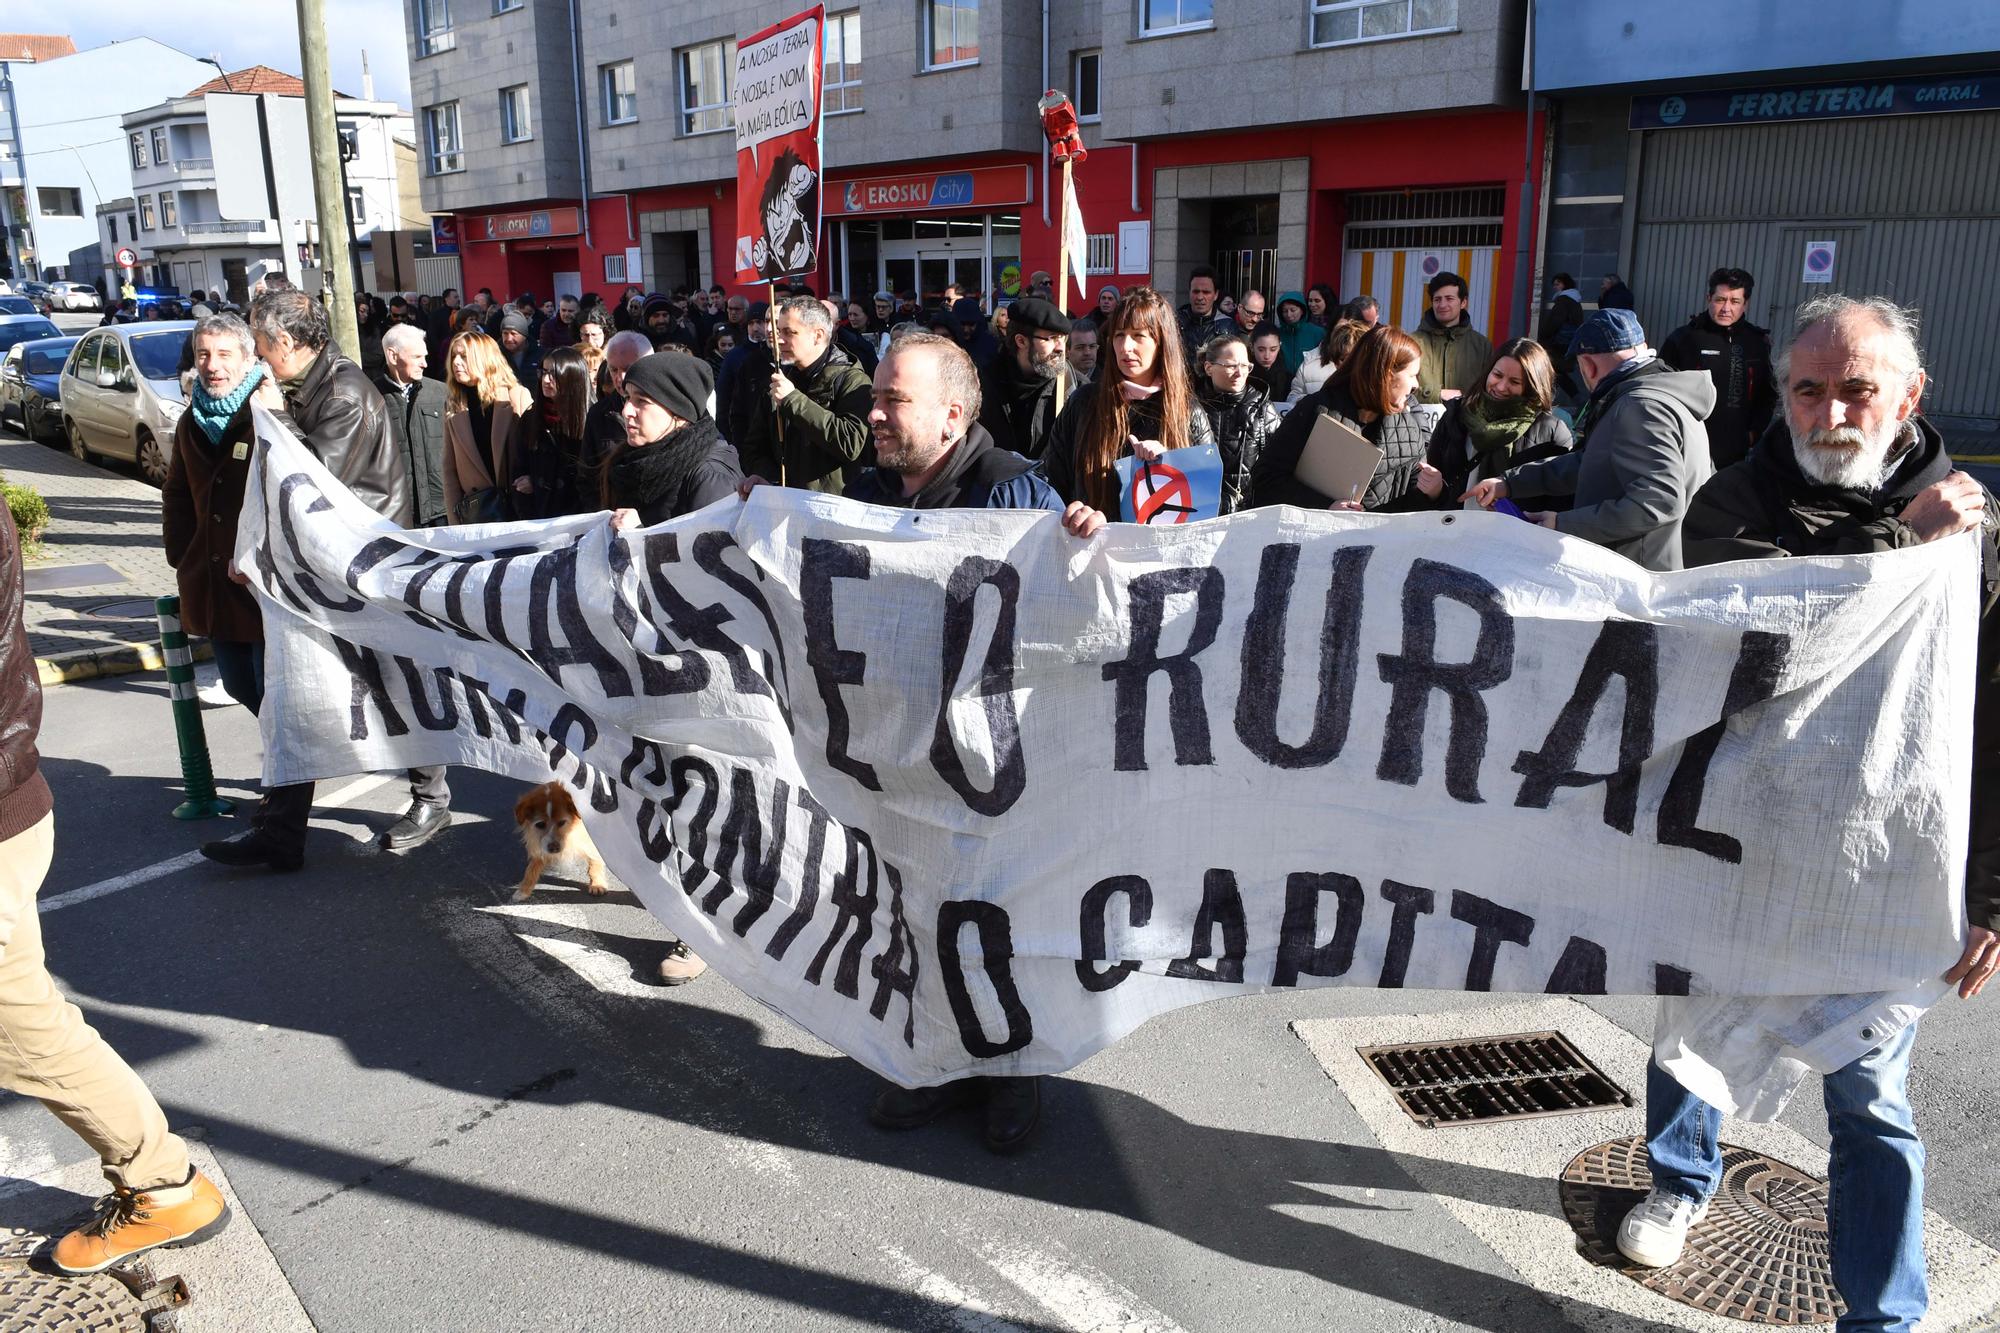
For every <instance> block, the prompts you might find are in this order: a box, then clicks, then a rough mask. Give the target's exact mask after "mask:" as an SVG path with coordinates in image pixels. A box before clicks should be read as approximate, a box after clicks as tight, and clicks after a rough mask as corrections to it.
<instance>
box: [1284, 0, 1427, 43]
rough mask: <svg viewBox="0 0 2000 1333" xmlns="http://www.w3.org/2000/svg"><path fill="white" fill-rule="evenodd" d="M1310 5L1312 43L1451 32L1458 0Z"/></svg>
mask: <svg viewBox="0 0 2000 1333" xmlns="http://www.w3.org/2000/svg"><path fill="white" fill-rule="evenodd" d="M1311 4H1312V44H1313V45H1314V46H1338V45H1340V44H1341V43H1343V42H1370V41H1375V40H1376V39H1378V38H1382V37H1408V36H1413V35H1417V34H1422V33H1427V32H1451V31H1454V30H1455V29H1456V28H1457V27H1458V0H1311Z"/></svg>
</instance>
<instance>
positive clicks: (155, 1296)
mask: <svg viewBox="0 0 2000 1333" xmlns="http://www.w3.org/2000/svg"><path fill="white" fill-rule="evenodd" d="M187 1302H188V1290H187V1284H186V1283H184V1282H182V1281H181V1280H180V1279H179V1278H178V1277H170V1278H166V1279H155V1278H154V1277H153V1274H152V1270H151V1269H150V1268H147V1267H146V1266H145V1261H144V1260H135V1261H133V1262H132V1263H130V1264H128V1265H126V1266H124V1267H123V1268H117V1269H110V1270H107V1271H106V1272H102V1273H96V1274H93V1275H91V1276H89V1277H66V1276H64V1275H62V1274H60V1273H55V1272H46V1271H40V1270H38V1269H37V1268H36V1267H34V1266H33V1265H32V1264H31V1263H30V1262H29V1261H28V1260H26V1259H23V1258H4V1259H0V1329H6V1330H8V1333H16V1330H18V1333H172V1330H173V1328H174V1325H175V1319H174V1315H173V1311H175V1310H177V1309H179V1308H180V1307H181V1306H183V1305H186V1304H187Z"/></svg>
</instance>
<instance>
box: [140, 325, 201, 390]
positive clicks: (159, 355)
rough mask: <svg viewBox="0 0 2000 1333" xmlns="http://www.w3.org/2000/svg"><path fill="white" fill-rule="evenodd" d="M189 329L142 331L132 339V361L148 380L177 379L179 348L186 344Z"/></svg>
mask: <svg viewBox="0 0 2000 1333" xmlns="http://www.w3.org/2000/svg"><path fill="white" fill-rule="evenodd" d="M188 333H189V330H187V329H175V330H174V331H173V332H171V333H142V334H139V335H137V336H136V337H134V338H133V339H132V342H131V350H132V361H133V364H135V365H137V366H138V367H139V373H140V374H141V375H144V376H145V377H146V378H147V379H149V380H172V379H179V378H180V373H181V349H182V348H184V347H186V346H187V340H188Z"/></svg>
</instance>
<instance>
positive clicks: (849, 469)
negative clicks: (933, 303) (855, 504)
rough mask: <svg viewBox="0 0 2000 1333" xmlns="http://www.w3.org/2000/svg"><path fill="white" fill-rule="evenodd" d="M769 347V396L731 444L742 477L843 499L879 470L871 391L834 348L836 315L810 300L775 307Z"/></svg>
mask: <svg viewBox="0 0 2000 1333" xmlns="http://www.w3.org/2000/svg"><path fill="white" fill-rule="evenodd" d="M772 341H773V343H774V344H775V345H776V348H777V353H778V366H777V368H776V369H775V370H773V371H772V372H771V376H770V386H769V390H768V392H766V393H760V394H757V395H756V397H755V406H754V408H753V410H752V411H751V413H750V425H749V429H748V430H746V431H745V432H744V438H743V439H741V440H733V441H731V443H733V444H735V445H736V447H737V453H738V455H739V456H740V457H741V459H742V462H743V472H744V475H745V476H758V477H763V478H765V479H766V480H768V481H773V482H776V483H778V484H780V485H784V486H796V487H799V488H801V489H804V490H810V491H826V492H829V493H830V494H833V495H838V494H840V492H841V491H842V490H843V489H845V487H846V486H847V483H848V482H849V481H851V480H853V479H854V478H856V477H858V476H860V475H861V473H862V472H863V471H865V470H866V469H868V468H870V467H873V466H874V465H875V448H874V443H873V440H872V437H871V435H870V433H869V427H868V413H869V411H870V410H871V409H872V408H873V407H874V400H873V394H874V386H873V384H872V382H871V381H870V380H869V378H868V375H867V372H865V371H863V370H862V369H861V367H859V366H857V365H855V364H854V362H853V361H852V360H851V359H849V357H848V355H847V354H846V353H845V352H843V351H841V350H840V348H839V347H837V346H835V345H834V341H833V317H832V316H831V315H829V314H828V313H827V310H826V307H825V306H823V305H821V304H820V303H819V302H818V301H817V300H815V299H813V298H812V297H810V296H794V297H792V298H791V299H789V300H787V301H784V302H783V303H781V304H780V305H779V306H778V309H777V314H776V319H775V321H774V323H773V325H772Z"/></svg>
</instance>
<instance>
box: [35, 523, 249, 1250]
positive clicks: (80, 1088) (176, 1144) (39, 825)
mask: <svg viewBox="0 0 2000 1333" xmlns="http://www.w3.org/2000/svg"><path fill="white" fill-rule="evenodd" d="M21 608H22V591H21V540H20V535H19V534H18V533H17V532H16V531H15V529H14V520H13V517H12V516H11V515H9V514H8V513H7V510H6V506H4V505H0V1088H5V1089H7V1090H8V1091H9V1092H16V1093H20V1094H21V1095H22V1096H25V1097H33V1098H35V1099H36V1100H38V1101H40V1102H41V1103H42V1105H44V1106H46V1107H48V1108H49V1110H51V1111H53V1112H54V1113H55V1115H56V1118H57V1119H59V1120H61V1121H62V1122H63V1123H64V1124H65V1125H68V1126H69V1127H70V1128H71V1129H73V1130H75V1131H76V1133H77V1135H78V1137H80V1138H81V1139H83V1141H84V1142H85V1143H88V1144H89V1145H90V1147H91V1150H92V1151H94V1152H95V1153H96V1154H97V1156H98V1158H99V1160H101V1161H102V1162H103V1163H104V1177H105V1179H106V1180H108V1181H110V1182H111V1193H110V1194H108V1195H106V1196H105V1197H104V1199H102V1200H101V1201H100V1202H99V1203H98V1206H97V1212H96V1214H95V1215H94V1216H93V1217H92V1218H91V1220H90V1221H89V1222H86V1223H85V1224H84V1225H83V1226H81V1227H79V1228H77V1229H76V1230H75V1231H72V1232H70V1233H69V1234H68V1235H67V1236H64V1237H63V1238H62V1239H60V1240H58V1241H57V1242H56V1243H55V1245H54V1246H53V1247H52V1248H51V1250H50V1252H49V1255H48V1258H49V1260H50V1262H52V1263H53V1264H54V1265H55V1266H56V1267H57V1268H59V1269H61V1270H62V1271H63V1272H65V1273H96V1272H100V1271H102V1270H103V1269H106V1268H109V1267H111V1265H113V1264H115V1263H118V1262H120V1261H121V1260H124V1259H127V1258H130V1257H131V1256H132V1255H135V1254H138V1253H140V1252H142V1251H144V1250H150V1249H152V1248H153V1247H155V1246H157V1245H166V1244H170V1243H176V1244H186V1243H188V1242H190V1241H196V1240H202V1239H205V1238H206V1237H208V1236H210V1235H213V1234H214V1233H215V1232H217V1231H220V1230H222V1228H223V1227H224V1226H226V1225H227V1224H228V1221H229V1209H228V1207H227V1206H226V1205H225V1204H224V1203H223V1199H222V1195H221V1193H220V1192H219V1191H218V1190H217V1189H216V1188H215V1186H214V1184H212V1183H211V1182H210V1181H209V1179H208V1177H206V1176H204V1175H202V1174H201V1173H200V1172H199V1171H196V1170H195V1169H194V1167H193V1165H192V1164H190V1163H189V1161H188V1152H187V1144H185V1143H183V1142H182V1141H181V1140H180V1139H179V1138H178V1137H176V1136H175V1135H174V1134H172V1133H171V1132H169V1131H168V1129H167V1118H166V1116H165V1115H164V1114H163V1113H162V1112H161V1110H160V1104H159V1102H157V1101H155V1100H154V1098H153V1094H152V1093H151V1092H150V1091H148V1090H147V1088H146V1085H145V1084H144V1083H143V1082H141V1081H140V1079H139V1076H138V1075H137V1074H135V1073H133V1072H132V1067H131V1066H130V1065H128V1064H126V1063H125V1062H124V1061H123V1060H121V1059H119V1058H118V1052H116V1051H114V1050H112V1049H111V1047H110V1046H109V1045H108V1044H107V1043H106V1042H105V1040H104V1038H103V1037H101V1036H99V1035H98V1034H97V1032H96V1031H95V1030H94V1029H93V1028H91V1026H90V1025H89V1024H88V1023H86V1022H84V1021H83V1014H82V1013H81V1012H79V1011H78V1009H77V1007H76V1006H75V1005H73V1004H71V1003H70V1002H69V1001H67V1000H65V999H63V997H62V996H61V995H60V994H58V993H57V991H56V986H55V981H54V979H53V978H51V977H50V976H49V969H48V963H47V961H46V959H45V958H44V956H43V954H42V927H41V916H40V912H39V910H38V909H37V907H36V905H35V899H36V896H37V895H38V894H39V893H40V892H41V887H42V879H43V877H44V876H46V875H47V874H48V871H49V861H50V859H51V857H52V855H53V853H54V851H55V813H54V800H53V798H52V797H51V796H50V794H49V784H48V782H47V780H46V779H44V778H43V777H42V771H41V756H40V755H39V754H37V753H36V750H35V739H36V736H37V735H38V734H39V733H40V731H41V726H42V687H41V681H40V677H39V675H38V673H37V668H36V666H35V657H34V653H33V651H32V650H31V649H30V648H29V646H28V634H27V630H26V628H25V627H24V626H23V624H22V620H21Z"/></svg>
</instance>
